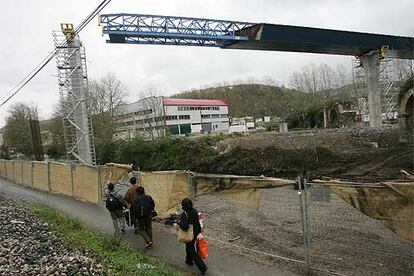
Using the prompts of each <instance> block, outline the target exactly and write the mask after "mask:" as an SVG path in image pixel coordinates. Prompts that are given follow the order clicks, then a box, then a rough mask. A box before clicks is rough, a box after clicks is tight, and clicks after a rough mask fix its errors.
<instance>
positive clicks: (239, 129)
mask: <svg viewBox="0 0 414 276" xmlns="http://www.w3.org/2000/svg"><path fill="white" fill-rule="evenodd" d="M245 132H247V127H246V126H245V125H235V126H230V127H229V134H232V133H245Z"/></svg>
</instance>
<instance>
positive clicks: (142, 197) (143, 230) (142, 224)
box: [132, 186, 156, 249]
mask: <svg viewBox="0 0 414 276" xmlns="http://www.w3.org/2000/svg"><path fill="white" fill-rule="evenodd" d="M137 193H138V196H137V198H136V199H135V200H134V202H133V204H132V208H133V213H134V216H135V219H136V222H137V224H138V228H137V229H135V233H136V234H140V235H141V236H142V237H143V238H144V240H145V243H146V245H145V248H147V249H148V248H150V247H152V246H153V244H154V241H153V236H152V218H153V217H155V216H156V212H155V203H154V200H153V199H152V197H151V196H150V195H146V194H145V189H144V187H142V186H139V187H138V188H137Z"/></svg>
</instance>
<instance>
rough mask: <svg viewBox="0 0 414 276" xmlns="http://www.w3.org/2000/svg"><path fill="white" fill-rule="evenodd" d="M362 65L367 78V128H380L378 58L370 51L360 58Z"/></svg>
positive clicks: (376, 54) (375, 52)
mask: <svg viewBox="0 0 414 276" xmlns="http://www.w3.org/2000/svg"><path fill="white" fill-rule="evenodd" d="M362 65H363V67H364V70H365V76H366V78H367V89H368V110H369V126H370V127H372V128H378V127H381V121H382V119H381V91H380V90H379V86H378V82H379V67H380V64H379V57H378V52H377V51H372V52H370V53H368V54H365V55H364V56H363V57H362Z"/></svg>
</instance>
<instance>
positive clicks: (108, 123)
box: [89, 73, 128, 139]
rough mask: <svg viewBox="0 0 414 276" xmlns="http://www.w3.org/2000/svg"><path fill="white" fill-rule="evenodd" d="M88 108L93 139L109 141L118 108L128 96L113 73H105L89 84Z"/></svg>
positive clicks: (123, 86)
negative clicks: (90, 114)
mask: <svg viewBox="0 0 414 276" xmlns="http://www.w3.org/2000/svg"><path fill="white" fill-rule="evenodd" d="M89 96H90V102H91V105H90V108H91V112H92V114H93V117H92V122H93V126H94V132H95V137H98V138H103V139H111V138H112V134H113V131H114V128H115V123H116V122H115V117H116V116H117V115H118V114H117V111H118V108H117V107H118V106H119V105H121V104H123V103H124V101H125V98H126V97H127V96H128V91H127V89H126V87H125V85H124V84H122V82H121V81H120V80H119V79H118V78H117V77H116V76H115V74H113V73H107V74H106V75H105V76H104V77H102V78H100V79H98V80H91V81H90V83H89Z"/></svg>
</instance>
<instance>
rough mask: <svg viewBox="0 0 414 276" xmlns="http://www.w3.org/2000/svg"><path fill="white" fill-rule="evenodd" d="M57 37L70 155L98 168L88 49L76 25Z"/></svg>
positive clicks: (70, 157) (65, 129)
mask: <svg viewBox="0 0 414 276" xmlns="http://www.w3.org/2000/svg"><path fill="white" fill-rule="evenodd" d="M53 37H54V43H55V47H56V48H57V54H56V65H57V71H58V75H57V78H58V84H59V94H60V111H61V114H62V119H63V133H64V137H65V148H66V156H67V158H68V159H69V160H72V162H76V163H82V164H91V165H95V160H96V157H95V146H94V141H93V129H92V121H91V112H90V109H89V91H88V76H87V71H86V57H85V49H84V47H83V46H82V43H81V41H80V40H79V36H78V35H75V36H74V29H73V25H72V24H61V31H55V32H53Z"/></svg>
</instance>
